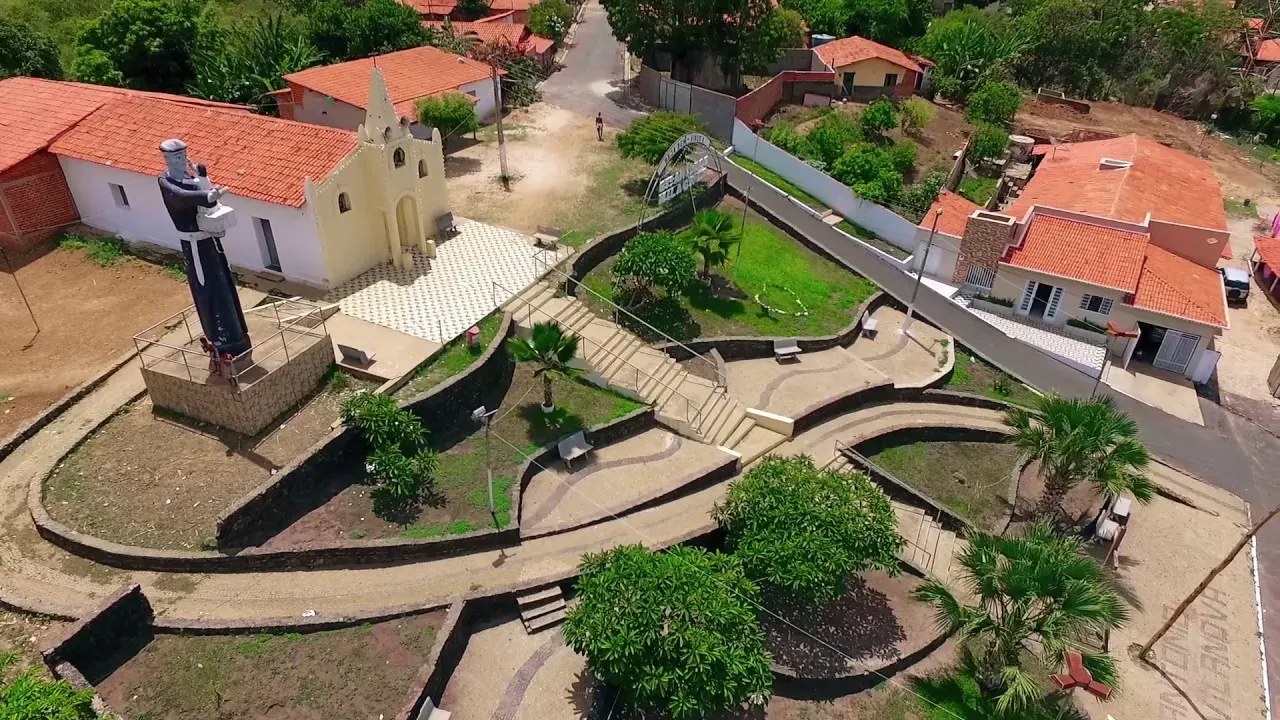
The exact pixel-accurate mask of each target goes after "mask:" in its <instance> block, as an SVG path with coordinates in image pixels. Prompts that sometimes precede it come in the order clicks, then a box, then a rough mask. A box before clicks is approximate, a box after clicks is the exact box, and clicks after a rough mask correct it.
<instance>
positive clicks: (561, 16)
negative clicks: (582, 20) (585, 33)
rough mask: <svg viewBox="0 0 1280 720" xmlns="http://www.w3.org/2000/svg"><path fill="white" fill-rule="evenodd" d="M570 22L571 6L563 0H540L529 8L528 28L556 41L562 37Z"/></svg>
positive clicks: (571, 20)
mask: <svg viewBox="0 0 1280 720" xmlns="http://www.w3.org/2000/svg"><path fill="white" fill-rule="evenodd" d="M572 22H573V8H572V7H570V6H569V3H567V2H565V0H541V1H540V2H538V3H535V4H534V5H533V7H531V8H529V29H530V30H531V31H533V33H534V34H535V35H541V36H542V37H545V38H551V39H552V40H555V41H556V42H559V41H561V40H563V39H564V34H565V33H566V32H568V31H569V25H570V23H572Z"/></svg>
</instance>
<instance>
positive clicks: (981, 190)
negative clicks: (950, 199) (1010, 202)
mask: <svg viewBox="0 0 1280 720" xmlns="http://www.w3.org/2000/svg"><path fill="white" fill-rule="evenodd" d="M999 184H1000V181H999V180H998V179H997V178H984V177H967V178H965V179H963V180H961V181H960V185H959V187H957V188H956V194H957V195H960V196H961V197H964V198H968V199H969V200H970V201H971V202H973V203H974V204H975V205H980V206H982V207H986V206H987V201H988V200H990V199H991V196H992V195H995V194H996V186H997V185H999Z"/></svg>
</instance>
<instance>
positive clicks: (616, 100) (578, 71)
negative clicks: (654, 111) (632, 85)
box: [541, 0, 644, 128]
mask: <svg viewBox="0 0 1280 720" xmlns="http://www.w3.org/2000/svg"><path fill="white" fill-rule="evenodd" d="M622 51H623V46H622V43H620V42H618V41H617V39H615V38H614V37H613V30H612V29H611V28H610V27H609V18H608V17H607V15H606V14H605V11H604V8H602V7H600V3H599V2H598V1H597V0H590V1H589V2H588V3H587V4H586V7H585V8H584V9H583V15H582V21H581V22H580V23H578V29H577V30H576V31H575V33H574V36H573V44H572V45H571V46H570V47H569V51H568V52H567V53H566V54H565V57H564V60H563V67H561V68H560V69H559V70H557V71H556V73H555V74H554V75H552V76H551V77H550V78H548V79H547V81H546V82H544V83H543V84H542V88H541V90H542V99H543V101H545V102H548V103H550V104H552V105H556V106H558V107H562V108H564V109H565V110H571V111H573V112H575V113H578V114H580V115H583V116H584V118H586V119H587V121H588V122H589V121H590V120H589V119H590V118H593V117H595V114H596V113H597V112H600V113H602V114H603V115H604V121H605V122H606V123H607V124H609V125H611V126H613V127H624V128H625V127H627V126H628V125H630V124H631V121H632V120H635V119H636V118H638V117H640V116H642V115H644V112H643V110H642V109H641V108H639V107H638V106H633V105H632V104H631V103H630V102H629V101H628V99H627V94H626V89H625V87H624V84H623V66H622Z"/></svg>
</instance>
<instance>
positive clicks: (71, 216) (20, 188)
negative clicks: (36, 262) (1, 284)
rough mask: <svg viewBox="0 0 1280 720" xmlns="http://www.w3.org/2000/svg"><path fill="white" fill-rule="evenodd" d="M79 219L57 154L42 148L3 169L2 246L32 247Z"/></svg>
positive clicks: (0, 183) (0, 179)
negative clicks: (42, 150) (40, 150)
mask: <svg viewBox="0 0 1280 720" xmlns="http://www.w3.org/2000/svg"><path fill="white" fill-rule="evenodd" d="M77 219H79V214H78V213H77V212H76V203H75V200H74V199H73V198H72V197H71V190H70V189H69V188H68V187H67V180H66V178H65V177H64V176H63V175H62V167H61V166H60V165H59V164H58V158H57V157H55V156H54V155H52V154H50V153H47V152H38V153H36V154H34V155H32V156H31V157H29V158H27V159H26V160H23V161H22V162H20V163H18V164H17V165H14V166H13V167H11V168H9V169H8V170H6V171H5V172H3V173H0V246H3V247H5V248H6V249H12V250H23V249H26V248H29V247H32V246H33V245H37V244H39V243H41V242H44V241H46V240H48V239H51V238H53V237H55V236H57V234H58V233H59V232H60V231H61V228H63V227H65V226H66V225H69V224H71V223H74V222H76V220H77ZM15 223H16V224H17V227H16V228H15V227H14V224H15Z"/></svg>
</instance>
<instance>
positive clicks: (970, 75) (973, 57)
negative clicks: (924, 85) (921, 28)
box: [916, 7, 1024, 102]
mask: <svg viewBox="0 0 1280 720" xmlns="http://www.w3.org/2000/svg"><path fill="white" fill-rule="evenodd" d="M1023 45H1024V43H1023V41H1022V40H1021V39H1020V38H1019V37H1018V36H1017V34H1016V33H1015V32H1014V31H1013V29H1012V28H1011V27H1010V23H1009V21H1008V20H1007V19H1006V18H1005V16H1004V15H1003V14H999V13H986V12H982V11H980V10H978V9H977V8H974V7H965V8H961V9H960V10H956V11H954V12H950V13H947V14H946V15H944V16H942V17H940V18H938V19H937V20H934V21H933V22H931V23H929V29H928V31H927V32H926V33H925V35H924V37H923V38H921V39H920V42H919V43H918V44H917V46H916V50H917V52H919V53H920V54H921V55H924V56H925V57H927V58H929V59H930V60H932V61H933V62H934V63H936V67H934V69H933V84H934V87H935V88H937V90H938V92H939V93H941V94H942V95H943V96H945V97H947V98H948V99H951V100H954V101H956V102H964V101H965V100H967V99H968V98H969V94H970V93H972V92H973V91H974V89H976V88H977V87H978V85H979V84H980V83H981V82H982V81H983V80H985V79H987V78H988V77H992V76H993V75H995V74H997V73H999V72H1000V71H1001V70H1002V69H1004V68H1007V67H1008V66H1010V65H1011V64H1013V63H1014V62H1016V61H1017V58H1018V56H1019V55H1020V54H1021V52H1022V49H1023Z"/></svg>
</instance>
